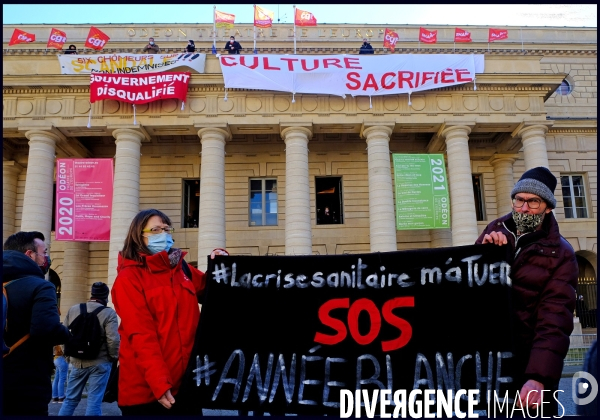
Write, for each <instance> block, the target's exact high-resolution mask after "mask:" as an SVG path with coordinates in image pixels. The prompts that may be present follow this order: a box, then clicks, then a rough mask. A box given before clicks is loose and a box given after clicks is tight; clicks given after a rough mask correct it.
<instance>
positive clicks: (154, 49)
mask: <svg viewBox="0 0 600 420" xmlns="http://www.w3.org/2000/svg"><path fill="white" fill-rule="evenodd" d="M142 51H144V52H147V53H150V54H160V48H159V47H158V45H156V44H155V43H154V38H149V39H148V44H147V45H146V46H145V47H144V49H143V50H142Z"/></svg>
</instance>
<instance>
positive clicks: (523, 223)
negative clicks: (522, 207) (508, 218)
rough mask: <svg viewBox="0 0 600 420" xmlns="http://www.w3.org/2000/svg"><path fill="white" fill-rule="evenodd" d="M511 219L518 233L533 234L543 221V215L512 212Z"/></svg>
mask: <svg viewBox="0 0 600 420" xmlns="http://www.w3.org/2000/svg"><path fill="white" fill-rule="evenodd" d="M512 217H513V220H514V221H515V224H516V225H517V231H519V232H520V233H529V232H534V231H535V229H536V228H537V227H538V226H539V225H540V224H541V223H542V221H543V220H544V214H543V213H542V214H525V213H519V212H518V211H516V210H513V211H512Z"/></svg>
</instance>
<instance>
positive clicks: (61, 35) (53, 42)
mask: <svg viewBox="0 0 600 420" xmlns="http://www.w3.org/2000/svg"><path fill="white" fill-rule="evenodd" d="M65 42H67V34H66V33H65V32H63V31H61V30H59V29H55V28H52V30H51V31H50V37H49V38H48V44H47V45H46V48H56V49H57V50H62V47H63V45H65Z"/></svg>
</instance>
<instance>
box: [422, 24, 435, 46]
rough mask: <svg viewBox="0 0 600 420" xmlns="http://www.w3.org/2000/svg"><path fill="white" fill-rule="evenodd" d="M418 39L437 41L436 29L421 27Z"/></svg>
mask: <svg viewBox="0 0 600 420" xmlns="http://www.w3.org/2000/svg"><path fill="white" fill-rule="evenodd" d="M419 41H421V42H426V43H428V44H435V43H436V42H437V31H428V30H427V29H425V28H421V30H420V31H419Z"/></svg>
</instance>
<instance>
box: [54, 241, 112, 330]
mask: <svg viewBox="0 0 600 420" xmlns="http://www.w3.org/2000/svg"><path fill="white" fill-rule="evenodd" d="M63 249H64V254H63V272H62V276H61V279H60V281H61V294H60V313H61V314H62V318H63V319H64V317H65V316H66V315H67V311H68V310H69V308H70V307H71V306H73V305H75V304H77V303H81V302H85V301H86V300H88V299H89V298H90V293H91V287H92V286H91V285H90V284H89V281H88V279H89V273H88V268H89V242H75V241H65V242H64V246H63ZM111 284H112V283H111ZM109 300H111V299H110V296H109Z"/></svg>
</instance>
